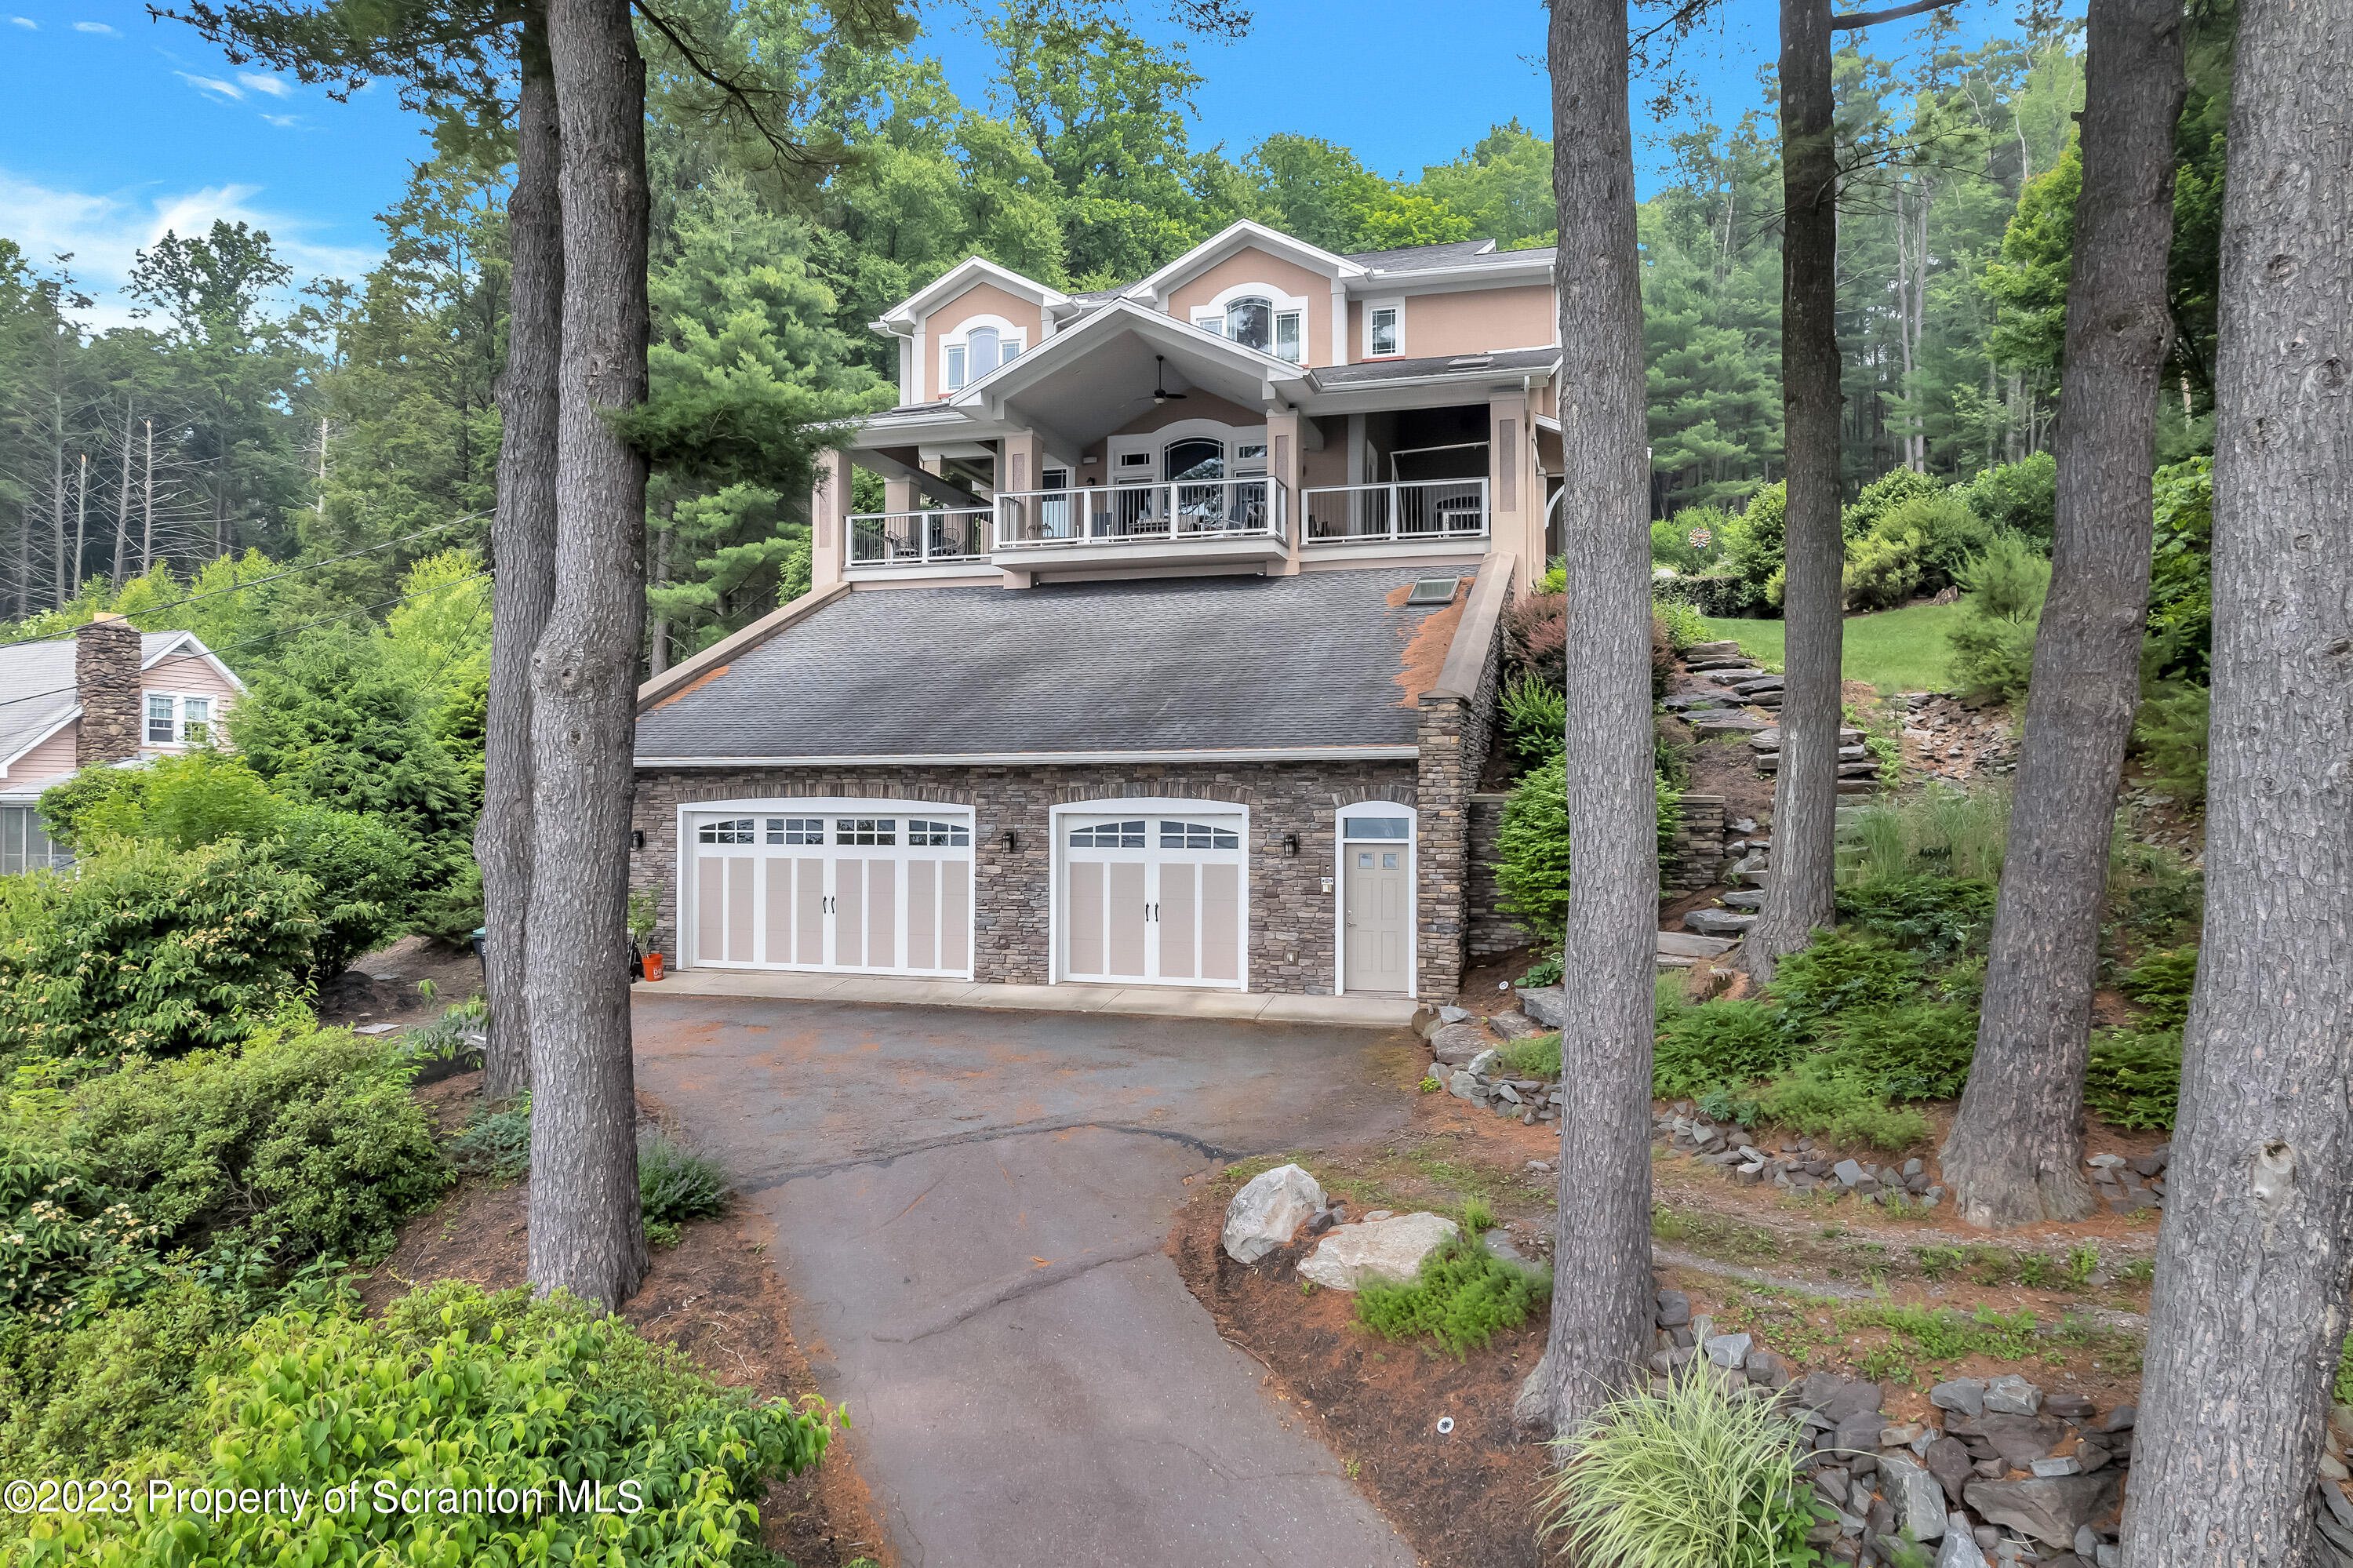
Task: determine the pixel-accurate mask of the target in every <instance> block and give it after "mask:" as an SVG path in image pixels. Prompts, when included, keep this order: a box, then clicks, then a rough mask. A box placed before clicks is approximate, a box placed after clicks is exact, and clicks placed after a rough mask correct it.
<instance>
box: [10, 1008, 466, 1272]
mask: <svg viewBox="0 0 2353 1568" xmlns="http://www.w3.org/2000/svg"><path fill="white" fill-rule="evenodd" d="M19 1076H20V1078H23V1077H25V1076H26V1075H25V1074H24V1073H23V1072H21V1071H20V1074H19ZM409 1077H410V1070H409V1068H408V1066H407V1065H406V1063H405V1062H403V1061H402V1060H401V1059H400V1056H399V1053H398V1048H397V1047H396V1046H395V1045H392V1044H387V1043H385V1042H381V1041H371V1040H362V1039H360V1038H358V1037H357V1036H355V1035H353V1034H352V1033H350V1032H349V1031H347V1030H341V1029H326V1030H316V1031H309V1030H304V1029H301V1028H299V1027H297V1026H295V1025H294V1024H292V1023H290V1022H280V1023H277V1024H273V1025H271V1026H270V1027H269V1028H268V1029H265V1030H263V1031H262V1032H261V1033H258V1034H257V1035H255V1036H254V1038H253V1039H252V1040H250V1041H248V1043H247V1044H245V1045H244V1047H243V1048H242V1049H223V1050H212V1051H197V1052H192V1053H190V1054H188V1055H186V1056H184V1057H179V1058H175V1059H171V1060H164V1061H150V1060H146V1059H143V1058H139V1057H132V1058H131V1059H129V1060H128V1061H127V1062H126V1063H125V1064H124V1065H123V1066H122V1067H121V1069H120V1070H119V1071H116V1072H112V1073H108V1074H105V1075H100V1076H96V1077H90V1078H86V1079H84V1080H82V1081H81V1082H79V1083H78V1084H75V1085H73V1086H71V1087H69V1088H66V1089H63V1090H58V1091H56V1092H54V1093H53V1094H50V1095H45V1096H26V1095H20V1096H19V1097H18V1104H17V1106H16V1107H15V1109H14V1113H13V1115H12V1119H11V1120H10V1122H9V1123H8V1124H7V1127H6V1128H5V1133H6V1137H7V1139H8V1140H9V1142H10V1144H11V1146H12V1147H13V1149H14V1150H15V1151H16V1152H15V1153H14V1154H12V1155H11V1157H10V1158H11V1160H12V1161H13V1160H19V1159H35V1158H44V1157H46V1158H48V1159H52V1160H58V1159H70V1160H74V1161H76V1162H78V1163H79V1165H80V1166H81V1167H82V1168H84V1169H86V1170H87V1171H90V1172H92V1173H93V1174H94V1175H95V1176H102V1178H103V1180H104V1181H105V1183H106V1185H107V1187H108V1188H109V1189H110V1190H111V1193H112V1195H113V1197H114V1199H115V1200H116V1201H118V1202H122V1203H124V1204H126V1205H128V1206H129V1207H130V1209H131V1210H132V1212H133V1213H135V1214H136V1215H137V1216H138V1218H139V1220H140V1222H141V1223H142V1225H145V1226H150V1227H153V1250H154V1251H155V1252H158V1253H160V1252H164V1251H166V1250H168V1249H170V1248H172V1247H174V1246H178V1247H189V1248H199V1249H206V1250H209V1251H211V1252H213V1253H215V1254H220V1253H221V1252H222V1249H224V1248H230V1249H235V1248H237V1247H238V1246H240V1245H249V1246H251V1247H252V1248H256V1249H259V1250H260V1252H261V1255H263V1256H265V1257H266V1258H267V1259H268V1260H269V1266H275V1262H276V1260H277V1259H279V1258H280V1257H283V1258H285V1259H300V1258H304V1257H311V1256H318V1255H324V1256H330V1257H338V1258H352V1257H359V1256H364V1255H367V1254H369V1253H370V1252H372V1251H374V1250H376V1249H378V1248H381V1247H383V1246H385V1245H388V1244H389V1242H390V1240H391V1234H392V1229H393V1225H394V1224H395V1222H396V1221H397V1220H398V1219H399V1217H400V1216H401V1215H402V1214H403V1213H406V1212H407V1211H409V1210H410V1209H412V1208H415V1207H417V1206H418V1205H419V1204H422V1203H424V1202H427V1201H428V1200H430V1199H431V1198H432V1197H433V1196H434V1195H435V1194H437V1193H438V1192H440V1191H441V1189H442V1187H443V1186H444V1185H446V1184H447V1182H448V1167H447V1166H446V1165H445V1164H444V1163H443V1162H442V1159H441V1155H440V1152H439V1150H438V1149H437V1148H436V1147H435V1145H434V1140H433V1134H432V1129H431V1126H430V1124H429V1123H428V1121H427V1118H426V1115H425V1111H424V1109H423V1107H420V1106H419V1105H417V1102H416V1101H415V1100H414V1099H413V1098H411V1097H410V1096H409V1093H408V1085H409ZM11 1250H12V1249H11V1248H10V1246H9V1245H8V1238H7V1237H6V1236H0V1274H5V1273H6V1272H8V1271H9V1264H8V1262H7V1260H8V1257H9V1255H10V1253H11ZM90 1284H91V1279H90V1277H89V1276H87V1275H83V1276H77V1277H69V1278H65V1279H61V1280H58V1281H57V1282H55V1285H54V1287H53V1288H54V1291H55V1294H56V1295H57V1297H58V1298H59V1299H60V1300H64V1299H67V1298H72V1297H75V1296H77V1295H79V1294H80V1293H81V1292H83V1291H85V1290H87V1289H89V1288H90Z"/></svg>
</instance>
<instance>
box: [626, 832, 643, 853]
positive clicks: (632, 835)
mask: <svg viewBox="0 0 2353 1568" xmlns="http://www.w3.org/2000/svg"><path fill="white" fill-rule="evenodd" d="M629 847H630V848H631V849H633V850H641V849H643V848H645V847H646V831H645V829H643V828H631V829H630V830H629Z"/></svg>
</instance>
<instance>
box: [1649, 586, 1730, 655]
mask: <svg viewBox="0 0 2353 1568" xmlns="http://www.w3.org/2000/svg"><path fill="white" fill-rule="evenodd" d="M1651 611H1652V613H1654V614H1655V615H1657V616H1658V618H1659V624H1661V625H1662V626H1663V627H1665V628H1666V629H1667V640H1668V641H1670V642H1672V643H1673V644H1674V650H1675V652H1678V653H1680V652H1683V650H1684V649H1686V648H1689V647H1690V646H1692V644H1694V643H1695V642H1712V641H1715V639H1714V638H1713V637H1711V636H1709V635H1708V630H1707V617H1705V616H1704V615H1702V614H1701V613H1700V612H1699V611H1698V610H1696V609H1693V608H1692V607H1691V606H1690V605H1687V604H1681V603H1678V602H1676V601H1675V600H1673V599H1656V600H1654V602H1653V603H1652V605H1651Z"/></svg>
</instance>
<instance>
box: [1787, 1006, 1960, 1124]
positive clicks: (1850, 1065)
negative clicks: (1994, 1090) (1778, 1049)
mask: <svg viewBox="0 0 2353 1568" xmlns="http://www.w3.org/2000/svg"><path fill="white" fill-rule="evenodd" d="M1977 1045H1978V1010H1977V1009H1976V1008H1975V1007H1964V1006H1956V1005H1954V1004H1951V1003H1948V1002H1917V1003H1915V1004H1913V1005H1911V1006H1908V1007H1891V1008H1887V1009H1884V1010H1883V1011H1880V1012H1854V1013H1849V1014H1847V1015H1845V1016H1843V1017H1841V1019H1840V1020H1839V1021H1838V1033H1837V1036H1836V1037H1835V1038H1834V1039H1833V1040H1832V1041H1831V1044H1830V1045H1829V1047H1828V1048H1827V1049H1825V1050H1824V1051H1822V1052H1821V1053H1820V1054H1818V1055H1816V1056H1815V1057H1814V1058H1813V1061H1814V1062H1816V1063H1819V1064H1820V1066H1821V1067H1822V1069H1823V1070H1824V1071H1825V1072H1827V1073H1828V1074H1830V1075H1831V1076H1833V1077H1837V1078H1843V1079H1847V1080H1849V1081H1851V1082H1853V1083H1857V1084H1861V1085H1862V1086H1864V1087H1865V1088H1867V1089H1869V1090H1871V1091H1872V1092H1873V1093H1874V1094H1877V1095H1880V1096H1883V1097H1885V1098H1888V1099H1891V1100H1948V1099H1951V1098H1953V1097H1955V1096H1957V1095H1958V1094H1959V1093H1960V1092H1961V1087H1962V1086H1963V1085H1965V1084H1967V1083H1968V1077H1969V1059H1970V1057H1972V1056H1973V1055H1975V1054H1976V1053H1977Z"/></svg>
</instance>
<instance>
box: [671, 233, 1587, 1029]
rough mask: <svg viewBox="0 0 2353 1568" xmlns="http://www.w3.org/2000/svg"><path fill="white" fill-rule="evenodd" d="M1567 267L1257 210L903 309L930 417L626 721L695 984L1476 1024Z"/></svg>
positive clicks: (1541, 529) (903, 400)
mask: <svg viewBox="0 0 2353 1568" xmlns="http://www.w3.org/2000/svg"><path fill="white" fill-rule="evenodd" d="M1552 259H1553V258H1552V252H1551V251H1549V250H1516V251H1499V250H1497V249H1494V247H1493V245H1492V244H1491V243H1489V242H1486V241H1481V240H1472V241H1465V242H1461V243H1457V244H1451V245H1435V246H1425V247H1419V248H1416V249H1406V250H1392V251H1379V252H1373V253H1369V254H1358V255H1345V256H1344V255H1335V254H1333V253H1330V252H1327V251H1324V250H1321V249H1317V248H1316V247H1314V246H1312V245H1308V244H1306V243H1304V242H1303V241H1301V240H1298V239H1296V238H1292V237H1290V236H1286V235H1282V234H1279V233H1276V232H1274V231H1273V230H1271V229H1268V228H1262V227H1261V226H1259V225H1256V224H1250V223H1240V224H1236V225H1235V226H1234V227H1233V228H1229V229H1227V230H1226V231H1225V232H1223V233H1221V234H1219V235H1218V236H1217V237H1215V238H1211V239H1209V240H1208V241H1206V242H1204V243H1203V244H1202V245H1200V246H1198V247H1197V248H1195V249H1193V250H1191V251H1189V252H1187V254H1186V255H1184V256H1181V257H1179V258H1177V259H1176V260H1174V261H1172V262H1170V263H1169V264H1168V265H1167V266H1166V267H1164V268H1162V269H1161V270H1159V271H1157V272H1155V273H1154V274H1153V275H1152V276H1150V277H1148V278H1144V279H1140V280H1138V281H1135V282H1134V283H1132V284H1129V285H1127V286H1125V287H1123V288H1118V289H1112V290H1105V291H1099V292H1094V293H1086V294H1070V293H1065V292H1062V291H1057V290H1055V289H1052V288H1050V287H1048V286H1046V285H1044V284H1041V283H1039V282H1037V281H1034V280H1031V279H1027V278H1024V277H1021V276H1020V275H1018V274H1017V273H1014V272H1011V271H1009V270H1006V269H1004V268H1001V267H998V266H996V265H994V264H993V263H990V262H988V261H986V260H980V259H977V258H976V259H974V260H969V261H966V262H965V263H963V264H962V265H960V266H958V267H956V268H955V269H953V270H950V271H949V272H948V273H947V274H946V275H945V276H944V277H942V278H941V279H939V280H938V281H935V282H934V283H933V284H931V285H930V286H928V287H926V288H924V289H923V290H922V291H918V292H917V293H915V294H914V295H913V296H911V297H910V298H909V299H907V300H906V301H905V302H902V303H901V304H900V305H898V306H896V307H895V308H893V309H892V311H890V312H889V313H886V314H884V315H883V317H882V318H881V320H880V321H877V322H876V323H873V324H874V328H875V330H876V331H878V332H880V333H883V334H888V335H889V336H890V337H892V339H894V340H895V341H896V343H897V345H898V350H899V365H900V386H899V401H898V404H897V405H896V406H895V407H893V408H889V409H887V410H885V411H883V412H881V413H879V414H876V415H874V416H872V417H871V418H868V419H867V420H866V421H865V422H864V423H863V424H862V426H860V428H859V429H858V430H857V431H856V432H855V434H854V436H853V437H852V438H851V440H849V443H848V444H847V445H846V446H845V447H844V448H843V449H842V450H839V451H838V452H835V453H833V454H830V461H828V463H827V464H826V465H825V467H824V469H823V471H821V473H820V476H819V482H818V486H817V490H816V493H815V495H814V497H813V498H812V503H811V516H812V531H813V532H812V574H811V575H812V585H811V588H810V590H809V592H808V593H807V594H806V595H804V596H803V597H802V598H800V599H797V600H795V601H794V602H793V603H791V604H788V605H786V606H784V607H783V608H781V609H778V610H776V612H775V613H773V614H771V615H769V616H767V617H765V618H764V619H763V620H760V621H758V622H755V623H754V624H753V625H752V626H749V627H747V628H745V629H744V630H743V631H741V632H738V633H736V634H735V635H734V636H733V637H730V638H728V639H726V640H725V641H722V642H721V643H719V644H717V645H716V646H714V647H712V648H711V649H709V650H708V651H706V652H703V653H702V654H701V655H699V656H697V657H696V658H694V659H692V660H690V661H688V662H685V663H683V664H681V665H679V666H677V667H676V668H674V669H671V670H669V671H666V672H664V673H662V674H660V675H659V676H658V677H656V678H655V679H654V680H652V681H650V682H649V683H647V684H646V685H645V686H644V687H643V688H642V690H641V691H640V693H639V715H638V740H637V747H636V749H637V766H638V790H637V806H636V818H635V821H636V832H635V834H634V838H633V842H635V844H636V848H635V850H634V853H633V860H632V879H633V883H634V885H636V886H638V887H639V888H642V889H648V890H651V891H652V892H654V893H655V894H656V895H657V898H658V902H659V909H660V925H659V933H658V936H659V941H660V943H661V944H662V946H663V950H664V951H665V953H666V954H667V955H668V956H669V959H670V963H671V964H673V965H675V966H679V967H684V968H696V967H715V968H736V969H788V970H818V971H824V972H849V973H859V974H886V975H901V976H929V977H934V978H938V979H941V980H965V981H972V980H978V981H1000V982H1016V983H1031V984H1063V983H1119V984H1150V985H1165V986H1180V987H1202V988H1211V989H1226V990H1239V991H1266V992H1292V993H1313V994H1324V995H1334V994H1338V995H1351V996H1356V995H1362V996H1373V997H1391V998H1398V997H1412V998H1420V999H1427V1000H1440V999H1445V998H1449V997H1451V996H1452V995H1453V994H1454V993H1455V991H1456V990H1457V988H1458V987H1459V984H1460V981H1461V971H1462V968H1463V964H1464V961H1465V951H1464V934H1465V930H1466V926H1467V915H1466V900H1467V899H1468V898H1470V897H1471V896H1472V882H1473V880H1474V873H1475V872H1476V871H1477V869H1478V868H1476V867H1474V866H1472V864H1471V863H1470V860H1469V832H1468V801H1469V796H1470V792H1471V790H1472V789H1474V788H1475V787H1476V785H1477V782H1478V779H1479V777H1480V774H1481V772H1482V769H1483V768H1484V766H1485V763H1486V758H1487V750H1488V730H1489V726H1490V722H1491V715H1492V714H1493V697H1494V690H1495V683H1496V680H1497V669H1498V662H1499V656H1500V648H1501V642H1502V635H1503V625H1504V612H1505V610H1506V609H1507V608H1508V606H1509V605H1510V604H1511V603H1512V602H1513V600H1514V599H1515V598H1518V597H1520V596H1523V595H1525V594H1526V593H1528V592H1529V591H1531V588H1532V585H1533V583H1534V581H1535V577H1538V576H1539V575H1541V573H1542V571H1543V566H1544V562H1545V560H1546V558H1547V556H1548V555H1549V554H1550V553H1551V552H1552V549H1553V547H1554V542H1553V535H1552V523H1551V517H1550V506H1549V505H1548V503H1550V502H1551V501H1552V499H1553V497H1554V494H1555V492H1556V489H1557V484H1558V481H1557V478H1556V474H1557V471H1558V468H1559V439H1558V438H1559V432H1558V429H1557V427H1556V425H1555V424H1554V422H1553V421H1552V419H1551V418H1549V417H1548V416H1547V415H1546V413H1545V412H1544V410H1545V409H1546V408H1549V407H1550V403H1551V385H1552V382H1553V380H1554V378H1555V377H1556V375H1557V374H1558V371H1559V366H1560V348H1559V346H1558V344H1556V341H1555V340H1556V324H1555V321H1556V317H1555V310H1554V303H1553V302H1554V293H1553V289H1552V282H1551V269H1552ZM858 469H863V470H866V471H869V472H871V473H874V474H877V475H879V476H880V477H881V480H882V482H883V485H882V488H883V493H884V494H885V497H886V500H885V503H884V506H883V509H882V510H881V512H879V513H857V512H854V511H853V510H852V503H851V476H852V471H853V470H858Z"/></svg>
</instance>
